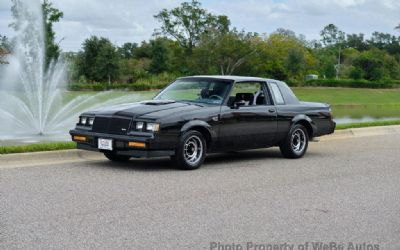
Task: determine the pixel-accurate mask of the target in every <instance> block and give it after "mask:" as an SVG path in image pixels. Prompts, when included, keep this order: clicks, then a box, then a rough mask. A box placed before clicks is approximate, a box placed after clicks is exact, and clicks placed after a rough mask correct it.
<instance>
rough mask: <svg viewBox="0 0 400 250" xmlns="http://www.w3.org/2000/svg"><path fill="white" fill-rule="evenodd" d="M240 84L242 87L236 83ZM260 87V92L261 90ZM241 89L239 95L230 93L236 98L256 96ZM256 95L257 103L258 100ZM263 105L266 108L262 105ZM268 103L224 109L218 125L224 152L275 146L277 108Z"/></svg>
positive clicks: (252, 103) (261, 85)
mask: <svg viewBox="0 0 400 250" xmlns="http://www.w3.org/2000/svg"><path fill="white" fill-rule="evenodd" d="M235 84H240V83H235ZM255 84H258V86H259V89H260V91H262V92H263V94H264V96H266V97H267V98H268V96H269V94H268V93H267V92H265V88H264V83H255ZM260 87H261V88H260ZM243 89H244V88H242V89H241V90H240V91H239V93H238V91H237V90H236V91H235V90H234V89H233V91H232V92H231V97H232V96H233V95H235V96H236V98H239V97H238V96H240V95H241V93H243V94H253V93H252V92H251V91H253V90H249V92H244V91H243ZM256 96H257V94H255V98H254V100H256V99H257V98H256ZM260 103H264V104H260ZM268 104H269V102H268V101H264V102H262V100H261V101H252V102H250V105H246V106H240V107H238V108H232V107H228V106H222V107H221V114H220V121H219V124H220V126H219V132H218V133H219V140H218V146H219V148H220V149H222V150H233V149H247V148H249V149H250V148H261V147H268V146H272V145H273V143H274V137H275V133H276V131H277V111H276V108H275V106H273V105H268Z"/></svg>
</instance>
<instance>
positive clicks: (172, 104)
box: [70, 76, 335, 169]
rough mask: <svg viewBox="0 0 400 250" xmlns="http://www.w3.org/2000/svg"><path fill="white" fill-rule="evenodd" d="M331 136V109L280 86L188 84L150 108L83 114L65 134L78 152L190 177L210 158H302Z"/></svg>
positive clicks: (214, 80)
mask: <svg viewBox="0 0 400 250" xmlns="http://www.w3.org/2000/svg"><path fill="white" fill-rule="evenodd" d="M334 130H335V122H334V121H333V120H332V112H331V108H330V106H329V105H327V104H323V103H310V102H301V101H299V100H298V99H297V98H296V96H295V95H294V94H293V92H292V91H291V89H290V88H289V87H288V86H287V85H286V84H285V83H284V82H281V81H277V80H271V79H264V78H254V77H236V76H193V77H182V78H179V79H177V80H176V81H175V82H173V83H172V84H170V85H169V86H168V87H166V88H165V89H164V90H162V91H161V92H160V93H159V94H158V95H157V96H155V97H154V99H153V100H149V101H142V102H138V103H132V104H124V105H120V106H117V107H115V106H114V107H112V108H104V109H101V110H96V111H89V112H85V113H83V114H82V115H80V117H79V122H78V123H77V124H76V128H75V129H74V130H71V131H70V134H71V136H72V140H73V141H75V142H77V147H78V148H79V149H85V150H94V151H99V152H102V153H104V155H105V156H106V157H107V158H108V159H110V160H111V161H127V160H129V159H130V158H131V157H161V156H170V157H171V159H172V160H173V161H175V162H176V165H177V166H179V167H180V168H182V169H196V168H198V167H200V165H201V164H202V163H203V161H204V158H205V157H206V154H207V153H214V152H224V151H237V150H246V149H256V148H266V147H272V146H279V148H280V150H281V152H282V155H283V156H285V157H287V158H300V157H302V156H303V155H304V154H305V152H306V150H307V146H308V142H309V140H311V139H313V138H314V137H318V136H322V135H326V134H331V133H333V132H334Z"/></svg>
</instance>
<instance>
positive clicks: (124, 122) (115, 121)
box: [92, 117, 132, 135]
mask: <svg viewBox="0 0 400 250" xmlns="http://www.w3.org/2000/svg"><path fill="white" fill-rule="evenodd" d="M131 120H132V119H131V118H119V117H96V118H95V119H94V123H93V127H92V131H93V132H98V133H109V134H117V135H126V134H127V133H128V130H129V125H130V123H131Z"/></svg>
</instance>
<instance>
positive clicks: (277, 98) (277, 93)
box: [270, 83, 285, 105]
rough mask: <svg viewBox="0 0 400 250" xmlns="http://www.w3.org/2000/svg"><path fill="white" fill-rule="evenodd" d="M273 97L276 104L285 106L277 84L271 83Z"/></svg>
mask: <svg viewBox="0 0 400 250" xmlns="http://www.w3.org/2000/svg"><path fill="white" fill-rule="evenodd" d="M270 86H271V91H272V95H273V96H274V99H275V104H278V105H279V104H285V100H284V99H283V96H282V93H281V91H280V89H279V87H278V85H277V84H276V83H270Z"/></svg>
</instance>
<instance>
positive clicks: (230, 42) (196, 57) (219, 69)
mask: <svg viewBox="0 0 400 250" xmlns="http://www.w3.org/2000/svg"><path fill="white" fill-rule="evenodd" d="M253 37H254V34H253V33H246V32H238V31H236V30H232V31H229V32H227V33H220V32H219V31H216V30H215V31H213V32H212V31H210V32H208V33H207V34H204V35H203V36H202V38H201V40H200V42H199V45H198V47H197V48H195V50H194V53H193V58H192V60H191V68H192V71H194V72H195V73H199V74H210V73H212V74H221V75H232V74H233V73H234V72H236V71H237V70H238V68H239V67H240V66H241V65H242V64H244V63H245V62H246V60H247V59H248V57H249V56H251V55H252V54H254V53H255V52H256V48H255V46H253V44H252V39H253Z"/></svg>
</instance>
